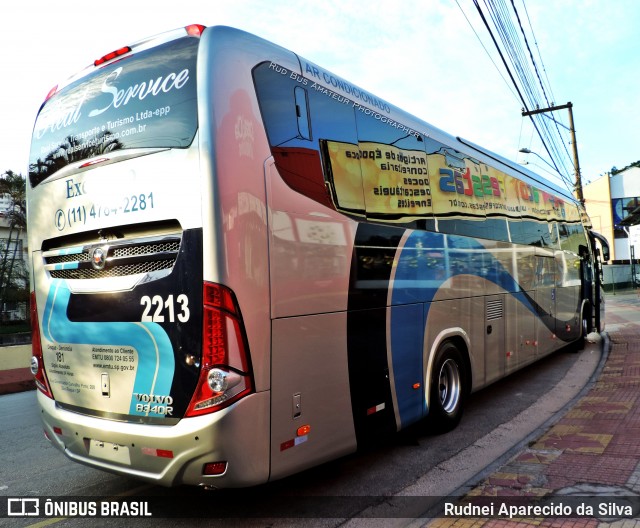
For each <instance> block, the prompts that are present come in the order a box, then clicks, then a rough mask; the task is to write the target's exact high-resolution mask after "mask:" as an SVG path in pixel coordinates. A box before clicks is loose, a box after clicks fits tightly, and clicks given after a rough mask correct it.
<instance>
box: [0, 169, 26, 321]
mask: <svg viewBox="0 0 640 528" xmlns="http://www.w3.org/2000/svg"><path fill="white" fill-rule="evenodd" d="M2 195H4V196H8V198H9V207H8V208H7V210H5V211H0V215H2V217H3V219H4V220H5V222H4V223H6V224H8V227H9V236H8V238H7V239H6V240H5V241H3V242H4V243H3V244H0V309H1V308H2V306H3V305H4V303H5V302H6V301H16V302H26V301H27V300H28V297H29V290H28V283H29V282H28V275H27V270H26V266H25V265H24V261H23V259H22V255H21V254H19V253H18V250H19V248H20V242H19V241H20V240H21V235H22V233H23V232H25V231H26V229H27V200H26V180H25V178H24V177H23V176H22V175H20V174H17V173H15V172H13V171H11V170H9V171H6V172H5V173H4V174H2V175H0V196H2Z"/></svg>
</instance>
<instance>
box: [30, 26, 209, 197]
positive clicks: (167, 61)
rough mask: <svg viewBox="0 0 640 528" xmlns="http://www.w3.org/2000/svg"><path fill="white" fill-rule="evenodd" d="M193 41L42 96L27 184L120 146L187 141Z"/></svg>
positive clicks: (193, 112)
mask: <svg viewBox="0 0 640 528" xmlns="http://www.w3.org/2000/svg"><path fill="white" fill-rule="evenodd" d="M198 44H199V39H197V38H189V37H185V38H182V39H179V40H174V41H172V42H169V43H166V44H163V45H161V46H158V47H156V48H153V49H151V50H144V51H141V52H139V53H136V54H133V55H129V56H126V57H124V58H123V59H121V60H118V61H115V62H113V63H110V64H109V65H108V66H106V67H103V68H99V69H96V70H95V71H94V72H92V73H91V74H89V75H87V76H84V77H82V78H81V79H79V80H77V81H75V82H74V83H72V84H70V85H69V86H67V87H65V88H64V89H62V90H61V91H60V92H58V93H56V94H55V95H54V96H53V97H51V98H50V99H49V100H47V101H46V102H45V103H44V104H43V105H42V108H41V109H40V112H39V114H38V118H37V120H36V124H35V127H34V131H33V138H32V143H31V153H30V157H29V182H30V184H31V186H32V187H35V186H37V185H38V184H40V183H41V182H42V181H44V180H45V179H46V178H48V177H50V176H51V175H53V174H55V173H56V172H57V171H59V170H60V169H62V168H64V167H66V166H68V165H72V164H74V163H78V162H82V161H85V160H89V159H92V158H95V157H97V156H105V155H108V154H109V153H111V152H114V151H118V150H124V149H138V148H185V147H188V146H189V145H190V144H191V142H192V141H193V138H194V136H195V133H196V129H197V102H196V56H197V49H198Z"/></svg>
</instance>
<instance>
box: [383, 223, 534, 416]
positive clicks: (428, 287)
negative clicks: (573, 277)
mask: <svg viewBox="0 0 640 528" xmlns="http://www.w3.org/2000/svg"><path fill="white" fill-rule="evenodd" d="M470 251H471V252H477V253H476V254H477V256H478V264H477V265H478V268H476V269H474V268H473V265H472V259H470V258H469V252H470ZM430 256H431V259H432V260H433V261H432V260H431V259H430ZM456 256H460V258H459V259H457V260H458V261H459V262H463V263H464V264H465V265H466V266H467V269H456V267H455V266H454V265H452V264H451V262H450V260H456V258H455V257H456ZM461 273H464V274H473V275H478V276H482V277H483V278H485V279H486V280H488V281H490V282H493V283H494V284H497V285H498V286H500V287H501V288H502V289H504V290H505V291H507V292H511V295H512V296H514V297H516V298H517V299H518V301H519V302H520V303H522V304H523V305H524V306H526V308H527V309H528V310H529V311H531V312H532V313H534V314H535V313H536V307H535V306H534V305H533V304H532V303H531V302H530V299H529V297H528V296H526V295H520V293H521V292H522V289H521V288H520V285H519V284H518V283H517V282H516V280H515V279H514V278H513V276H512V275H511V274H510V273H509V272H508V271H507V270H506V269H505V268H504V267H503V265H502V264H501V263H500V262H499V261H498V260H497V259H496V258H495V257H494V256H493V255H492V254H491V252H490V251H488V250H487V249H486V248H485V247H484V246H483V245H482V244H480V243H479V242H478V241H477V240H474V239H472V238H466V237H458V236H455V235H443V234H441V233H432V232H428V231H413V232H412V233H411V234H410V235H409V236H408V238H407V239H406V241H405V244H404V246H403V247H402V248H401V249H400V251H399V256H398V257H397V265H396V269H395V276H394V279H393V283H392V286H391V287H392V288H393V290H392V292H391V308H390V310H391V315H390V318H391V322H390V333H391V336H390V341H391V347H392V350H393V354H392V363H393V373H394V377H395V381H396V383H395V390H396V397H397V401H398V406H399V409H398V412H399V414H400V420H401V423H403V424H404V423H412V422H415V421H417V420H418V419H420V417H421V414H420V413H421V412H425V411H426V409H425V408H424V406H425V403H426V400H425V398H424V393H423V392H422V391H416V390H414V389H413V388H412V387H413V385H414V383H416V381H418V382H421V380H416V379H415V377H416V372H423V364H422V363H423V358H422V350H423V346H424V343H423V341H424V329H425V328H426V321H427V316H428V314H429V307H430V306H431V301H432V300H433V298H434V297H435V295H436V293H437V292H438V290H439V289H440V287H441V286H442V284H443V283H444V282H445V281H447V280H448V279H450V278H452V277H453V276H455V275H459V274H461ZM412 351H413V353H412Z"/></svg>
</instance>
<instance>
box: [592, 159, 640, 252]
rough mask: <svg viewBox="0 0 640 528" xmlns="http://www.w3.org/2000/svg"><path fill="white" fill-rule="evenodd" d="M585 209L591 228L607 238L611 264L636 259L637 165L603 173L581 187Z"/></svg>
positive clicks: (639, 197) (639, 188)
mask: <svg viewBox="0 0 640 528" xmlns="http://www.w3.org/2000/svg"><path fill="white" fill-rule="evenodd" d="M583 195H584V198H585V208H586V210H587V213H588V214H589V217H590V218H591V222H592V224H593V229H594V230H595V231H597V232H598V233H600V234H602V235H603V236H604V237H606V238H607V240H608V241H609V246H610V248H611V261H612V263H613V264H623V263H628V262H629V261H630V259H631V258H634V259H639V258H640V237H638V236H637V234H636V231H637V230H638V228H636V227H635V226H634V225H633V224H635V223H636V217H638V221H639V222H640V215H639V213H640V167H629V168H627V169H624V170H622V171H620V172H615V173H607V174H605V175H604V176H602V177H600V178H598V179H597V180H595V181H593V182H591V183H589V184H587V185H585V186H584V187H583Z"/></svg>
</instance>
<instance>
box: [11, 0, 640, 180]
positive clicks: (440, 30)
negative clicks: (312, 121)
mask: <svg viewBox="0 0 640 528" xmlns="http://www.w3.org/2000/svg"><path fill="white" fill-rule="evenodd" d="M478 1H479V3H480V4H481V5H484V2H485V0H478ZM514 2H515V5H516V7H517V8H518V9H519V11H520V12H521V13H525V12H526V13H528V17H529V20H530V21H531V26H532V28H533V32H534V35H535V41H532V42H531V45H532V46H534V45H535V44H536V43H537V48H536V49H534V53H536V54H538V53H539V57H541V62H540V65H539V66H540V67H541V68H542V67H544V70H543V72H542V74H543V75H544V76H545V77H546V78H547V79H548V84H549V85H550V87H551V90H552V92H551V96H550V97H551V101H552V103H555V104H556V105H562V104H565V103H567V102H569V101H570V102H571V103H572V104H573V117H574V124H575V130H576V138H577V146H578V153H579V160H580V167H581V173H582V178H583V182H584V183H586V182H589V181H593V180H595V179H597V178H599V177H601V176H602V175H604V174H606V173H607V172H609V171H610V170H611V168H612V167H617V168H619V169H620V168H623V167H625V166H627V165H629V164H630V163H633V162H635V161H638V160H640V133H639V131H638V128H640V97H639V91H640V37H638V33H637V31H638V30H637V28H638V27H640V3H638V2H637V0H514ZM507 4H508V5H511V2H510V0H507ZM193 23H197V24H203V25H205V26H213V25H228V26H233V27H237V28H240V29H243V30H245V31H249V32H251V33H254V34H256V35H258V36H261V37H263V38H266V39H267V40H271V41H273V42H275V43H277V44H279V45H281V46H283V47H285V48H287V49H290V50H292V51H295V52H296V53H298V54H299V55H301V56H302V57H304V58H306V59H308V60H310V61H312V62H315V63H317V64H318V65H320V66H322V67H324V68H325V69H327V70H329V71H331V72H333V73H335V74H337V75H339V76H341V77H343V78H344V79H346V80H348V81H350V82H351V83H353V84H356V85H359V86H360V87H362V88H364V89H366V90H367V91H369V92H371V93H373V94H375V95H376V96H378V97H381V98H383V99H385V100H387V101H389V102H391V103H392V104H394V105H396V106H398V107H400V108H402V109H404V110H406V111H408V112H410V113H412V114H414V115H416V116H417V117H419V118H421V119H423V120H424V121H427V122H428V123H430V124H432V125H435V126H437V127H439V128H441V129H443V130H445V131H446V132H448V133H450V134H453V135H455V136H461V137H463V138H465V139H468V140H470V141H473V142H474V143H477V144H479V145H481V146H483V147H484V148H487V149H489V150H491V151H493V152H496V153H498V154H501V155H502V156H505V157H506V158H509V159H511V160H513V161H516V162H518V163H527V164H528V168H530V169H532V170H534V171H537V172H539V173H540V174H542V175H544V176H545V177H549V178H551V179H553V177H552V175H551V174H550V167H549V166H548V165H545V163H546V161H545V162H543V160H542V159H541V157H542V158H544V157H545V152H544V148H543V146H542V144H541V142H540V140H539V139H538V138H537V135H536V133H535V131H534V130H533V126H532V124H531V121H530V120H529V118H523V117H522V115H521V112H522V106H523V105H522V103H521V101H520V100H519V99H518V98H517V97H516V95H515V91H514V89H513V87H512V86H511V84H510V83H508V82H507V81H506V80H505V79H508V77H507V74H506V70H505V69H504V67H502V65H501V63H500V59H499V57H498V55H497V52H496V50H495V47H494V46H493V44H492V43H491V41H490V38H489V33H488V32H487V30H486V28H485V27H484V26H483V25H482V22H481V20H480V18H479V16H478V13H477V10H476V9H475V7H474V4H473V0H399V1H398V2H392V1H391V0H336V1H334V0H307V1H301V2H291V1H290V0H263V1H260V0H215V1H212V0H180V1H177V2H176V1H172V2H169V1H166V0H153V1H147V0H135V1H132V2H128V3H122V2H119V3H101V4H95V3H91V2H76V3H74V4H73V5H71V4H69V5H67V6H65V5H63V4H61V3H59V2H50V1H46V2H45V1H43V0H22V1H21V2H6V3H3V5H2V7H0V50H1V51H0V58H1V62H0V68H1V71H2V76H1V77H0V125H1V126H0V174H1V173H3V172H4V171H6V170H13V171H15V172H19V173H22V174H23V175H26V174H27V172H28V158H29V144H30V136H31V132H32V129H33V123H34V121H35V118H36V115H37V112H38V109H39V107H40V105H41V103H42V101H43V100H44V98H45V96H46V95H47V93H48V92H49V90H50V89H51V88H52V87H53V86H55V85H56V84H58V83H60V82H61V81H64V80H65V79H66V78H68V77H70V76H71V75H73V74H74V73H77V72H78V71H79V70H81V69H82V68H84V67H85V66H87V65H88V64H90V63H92V62H93V60H94V59H96V58H98V57H101V56H102V55H104V54H106V53H108V52H110V51H112V50H114V49H117V48H120V47H122V46H124V45H127V44H129V43H133V42H136V41H138V40H140V39H142V38H145V37H148V36H152V35H155V34H157V33H161V32H163V31H167V30H170V29H174V28H177V27H181V26H185V25H188V24H193ZM486 50H488V51H489V53H487V51H486ZM536 56H537V55H536ZM554 115H555V116H556V119H557V120H559V121H561V122H562V123H565V124H566V125H568V119H567V114H566V110H565V111H558V112H555V113H554ZM566 141H567V142H568V141H569V139H568V135H567V139H566ZM522 148H527V149H530V150H531V151H533V152H534V153H535V154H522V153H519V150H520V149H522ZM567 148H568V149H569V152H570V151H571V147H570V146H568V147H567ZM540 155H542V156H540ZM547 159H548V158H547Z"/></svg>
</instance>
